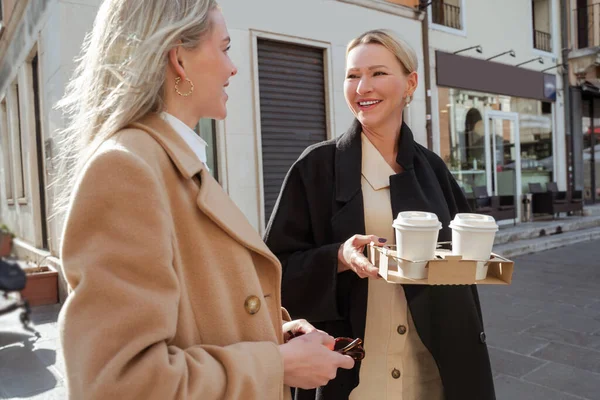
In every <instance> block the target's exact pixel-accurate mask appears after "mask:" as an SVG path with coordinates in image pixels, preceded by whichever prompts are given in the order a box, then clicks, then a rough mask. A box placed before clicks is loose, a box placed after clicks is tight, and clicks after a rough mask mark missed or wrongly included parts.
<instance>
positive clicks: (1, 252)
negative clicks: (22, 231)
mask: <svg viewBox="0 0 600 400" xmlns="http://www.w3.org/2000/svg"><path fill="white" fill-rule="evenodd" d="M14 237H15V235H14V234H13V233H12V232H11V231H10V229H8V227H7V226H6V225H1V226H0V257H6V256H9V255H10V252H11V251H12V242H13V238H14Z"/></svg>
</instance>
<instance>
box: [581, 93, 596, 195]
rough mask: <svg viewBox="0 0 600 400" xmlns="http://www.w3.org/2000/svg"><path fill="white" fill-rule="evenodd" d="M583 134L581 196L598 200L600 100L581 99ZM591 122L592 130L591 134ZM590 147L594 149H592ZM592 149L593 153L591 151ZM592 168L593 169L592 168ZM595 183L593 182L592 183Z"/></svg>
mask: <svg viewBox="0 0 600 400" xmlns="http://www.w3.org/2000/svg"><path fill="white" fill-rule="evenodd" d="M592 101H593V107H592ZM581 122H582V124H581V126H582V134H583V196H584V199H585V200H586V201H588V202H590V201H593V200H594V199H593V197H592V193H593V192H594V191H596V196H595V201H599V200H600V100H599V99H596V98H590V99H586V100H583V101H582V121H581ZM592 122H593V132H594V134H593V135H592ZM592 148H593V149H594V150H592ZM592 151H593V153H592ZM592 169H593V170H592ZM594 183H595V184H594Z"/></svg>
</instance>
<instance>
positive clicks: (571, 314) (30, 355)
mask: <svg viewBox="0 0 600 400" xmlns="http://www.w3.org/2000/svg"><path fill="white" fill-rule="evenodd" d="M514 261H515V272H514V276H513V282H512V284H511V285H510V286H491V285H489V286H484V285H482V286H480V288H479V292H480V295H481V302H482V308H483V313H484V320H485V326H486V332H487V344H488V346H489V349H490V357H491V360H492V368H493V370H494V380H495V384H496V394H497V399H498V400H599V399H600V240H596V241H588V242H582V243H578V244H575V245H571V246H568V247H562V248H559V249H555V250H549V251H546V252H543V253H537V254H529V255H526V256H521V257H515V259H514ZM58 311H59V306H58V305H56V306H45V307H37V308H35V309H34V311H33V322H34V324H35V327H36V329H37V330H38V331H39V332H40V334H41V337H40V338H39V339H36V338H35V337H34V336H32V335H31V334H30V333H28V332H26V331H24V330H23V329H22V328H21V326H20V324H19V317H18V313H17V312H15V313H13V314H10V315H7V316H2V317H0V399H17V398H18V399H20V398H24V399H35V400H37V399H45V400H52V399H66V389H65V380H64V376H65V373H64V362H63V361H62V357H61V348H60V342H59V340H58V332H57V326H56V320H57V316H58ZM465 400H471V399H465ZM473 400H475V399H473Z"/></svg>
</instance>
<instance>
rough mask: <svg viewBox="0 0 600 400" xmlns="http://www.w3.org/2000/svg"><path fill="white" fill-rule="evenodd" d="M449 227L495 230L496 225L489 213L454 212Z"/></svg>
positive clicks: (496, 228)
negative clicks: (454, 214)
mask: <svg viewBox="0 0 600 400" xmlns="http://www.w3.org/2000/svg"><path fill="white" fill-rule="evenodd" d="M450 228H452V229H457V228H458V229H469V230H470V229H474V230H480V231H493V232H496V231H497V230H498V225H497V224H496V220H495V219H494V217H492V216H491V215H485V214H469V213H464V214H456V216H455V217H454V219H453V220H452V222H450Z"/></svg>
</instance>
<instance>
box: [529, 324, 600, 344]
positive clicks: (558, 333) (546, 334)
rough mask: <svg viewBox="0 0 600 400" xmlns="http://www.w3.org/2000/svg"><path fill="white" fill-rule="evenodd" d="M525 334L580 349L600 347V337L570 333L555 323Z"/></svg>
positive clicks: (538, 327)
mask: <svg viewBox="0 0 600 400" xmlns="http://www.w3.org/2000/svg"><path fill="white" fill-rule="evenodd" d="M523 334H524V335H528V336H531V337H535V338H540V339H545V340H548V341H551V342H562V343H567V344H572V345H575V346H580V347H589V348H595V345H596V344H598V345H600V336H598V335H594V334H589V333H582V332H577V331H570V330H567V329H563V328H560V327H558V326H556V325H555V324H553V323H548V324H539V325H537V326H535V327H533V328H530V329H528V330H526V331H525V332H523Z"/></svg>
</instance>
